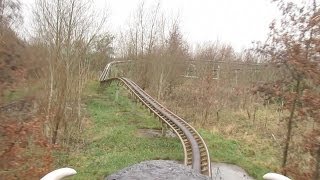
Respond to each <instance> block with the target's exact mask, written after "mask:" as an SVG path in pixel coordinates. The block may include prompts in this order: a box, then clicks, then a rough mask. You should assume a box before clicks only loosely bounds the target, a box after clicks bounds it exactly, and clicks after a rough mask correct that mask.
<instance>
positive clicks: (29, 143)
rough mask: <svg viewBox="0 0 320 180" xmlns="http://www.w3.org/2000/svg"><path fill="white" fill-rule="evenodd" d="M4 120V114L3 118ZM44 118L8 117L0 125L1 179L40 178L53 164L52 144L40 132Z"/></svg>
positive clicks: (41, 131)
mask: <svg viewBox="0 0 320 180" xmlns="http://www.w3.org/2000/svg"><path fill="white" fill-rule="evenodd" d="M2 119H5V117H2ZM42 122H43V118H39V117H38V118H35V117H34V118H32V119H30V120H28V121H25V122H18V121H14V120H13V119H7V120H6V121H3V122H2V123H1V125H0V134H1V143H0V145H1V146H0V147H1V149H0V150H1V151H0V169H1V173H0V178H1V179H39V177H41V176H43V175H44V174H45V173H47V172H48V171H49V170H50V169H51V166H52V163H53V159H52V155H51V150H52V148H53V147H52V146H51V145H50V144H49V143H48V142H47V139H46V137H45V136H44V135H43V129H42V127H43V123H42Z"/></svg>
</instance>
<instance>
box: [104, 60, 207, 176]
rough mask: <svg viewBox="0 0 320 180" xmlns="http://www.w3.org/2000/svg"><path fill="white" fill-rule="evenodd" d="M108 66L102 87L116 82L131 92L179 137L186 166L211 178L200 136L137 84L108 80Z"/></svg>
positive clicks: (204, 146) (118, 79) (127, 81)
mask: <svg viewBox="0 0 320 180" xmlns="http://www.w3.org/2000/svg"><path fill="white" fill-rule="evenodd" d="M116 63H122V62H121V61H116V62H111V63H109V64H107V66H106V68H105V69H104V71H103V73H102V74H101V76H100V83H101V85H108V84H110V83H111V82H116V83H117V84H119V85H122V86H124V87H125V88H126V89H128V90H129V92H130V93H131V95H132V96H133V97H134V98H135V99H136V100H138V101H139V102H141V103H142V104H143V105H144V106H145V107H146V108H148V110H149V111H150V112H151V113H153V114H154V115H155V116H157V117H158V118H159V119H160V120H161V121H162V122H163V123H165V124H166V125H167V126H168V127H170V128H171V129H172V130H173V131H174V132H175V134H176V135H177V136H178V137H179V139H180V141H181V143H182V145H183V149H184V164H185V165H187V166H191V167H192V168H193V169H194V170H195V171H197V172H199V173H201V174H204V175H207V176H211V164H210V156H209V152H208V148H207V146H206V144H205V142H204V140H203V139H202V137H201V136H200V134H199V133H198V132H197V131H196V130H195V129H194V128H193V127H192V126H191V125H190V124H188V123H187V122H186V121H184V120H183V119H182V118H180V117H179V116H177V115H176V114H174V113H173V112H171V111H170V110H168V109H167V108H165V107H164V106H163V105H161V104H160V103H159V102H157V101H156V100H155V99H153V98H152V97H151V96H150V95H149V94H147V93H146V92H145V91H143V90H142V89H141V88H140V87H139V86H138V85H137V84H136V83H134V82H133V81H131V80H130V79H127V78H123V77H122V78H108V76H109V72H110V68H111V66H112V64H116Z"/></svg>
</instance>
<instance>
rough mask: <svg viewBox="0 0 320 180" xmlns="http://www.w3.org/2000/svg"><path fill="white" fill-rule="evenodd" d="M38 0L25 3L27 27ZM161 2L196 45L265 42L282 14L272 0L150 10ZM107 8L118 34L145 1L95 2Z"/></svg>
mask: <svg viewBox="0 0 320 180" xmlns="http://www.w3.org/2000/svg"><path fill="white" fill-rule="evenodd" d="M33 1H34V0H24V4H25V6H24V8H25V24H30V23H32V22H31V21H30V19H31V15H30V14H31V13H30V11H31V10H30V8H31V5H32V4H33ZM158 1H160V4H161V8H162V10H164V11H166V12H167V13H168V14H169V15H173V16H175V15H177V14H179V17H180V20H181V30H182V33H183V35H184V37H185V38H186V39H187V41H188V42H189V43H191V44H193V45H195V44H197V43H202V42H208V41H216V40H219V41H220V42H225V43H230V44H231V45H232V46H233V47H234V48H235V49H236V50H241V49H242V48H246V47H249V46H250V44H251V42H252V41H257V40H261V41H263V40H265V39H266V36H267V33H268V27H269V24H270V23H271V21H272V20H273V19H274V18H275V17H276V16H277V15H279V12H278V10H277V8H276V6H275V5H274V4H271V3H270V1H271V0H145V2H146V7H148V6H149V5H152V4H156V3H157V2H158ZM94 2H95V3H96V5H97V6H99V7H104V6H105V5H107V7H108V11H109V14H110V16H109V24H110V31H111V32H112V33H114V34H117V31H118V30H119V28H121V27H124V26H125V25H126V23H128V19H129V17H130V14H132V13H133V12H134V10H135V9H137V6H138V4H139V3H140V2H141V0H94Z"/></svg>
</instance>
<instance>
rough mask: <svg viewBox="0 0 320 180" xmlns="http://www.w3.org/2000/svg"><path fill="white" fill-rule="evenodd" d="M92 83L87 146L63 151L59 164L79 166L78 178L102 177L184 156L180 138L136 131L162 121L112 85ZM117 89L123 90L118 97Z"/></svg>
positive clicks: (88, 108) (157, 124)
mask: <svg viewBox="0 0 320 180" xmlns="http://www.w3.org/2000/svg"><path fill="white" fill-rule="evenodd" d="M98 87H99V84H97V83H93V84H90V85H89V91H87V92H86V93H85V94H86V99H87V100H86V101H87V103H86V104H87V110H88V113H89V114H90V117H91V118H90V119H91V120H92V122H91V123H90V125H88V127H87V128H86V130H85V132H84V136H85V137H86V138H85V139H86V143H85V146H84V147H82V148H81V149H79V150H78V151H74V152H72V153H71V154H69V155H68V156H63V153H62V154H57V156H58V155H59V156H60V157H61V158H60V162H59V164H58V165H59V167H62V166H69V167H73V168H75V169H76V170H77V172H78V174H77V175H76V176H75V177H74V179H102V178H103V177H104V176H106V175H109V174H111V173H114V172H115V171H117V170H120V169H122V168H124V167H126V166H129V165H132V164H135V163H138V162H141V161H144V160H152V159H173V160H182V159H183V149H182V145H181V144H180V141H179V139H178V138H165V137H157V138H149V137H140V136H137V135H136V132H137V130H138V129H139V128H160V127H161V123H159V122H158V121H157V120H156V119H154V118H153V117H152V116H150V115H149V113H148V112H147V111H146V110H145V109H144V108H142V107H140V106H139V105H136V104H135V103H134V102H132V101H131V100H130V99H128V97H127V96H126V90H124V89H122V88H119V87H116V86H114V85H112V86H111V87H109V88H107V89H106V90H101V89H99V88H98ZM116 91H118V92H119V96H118V98H115V96H116Z"/></svg>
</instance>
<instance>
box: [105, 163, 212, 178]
mask: <svg viewBox="0 0 320 180" xmlns="http://www.w3.org/2000/svg"><path fill="white" fill-rule="evenodd" d="M124 179H132V180H137V179H143V180H149V179H150V180H151V179H152V180H160V179H177V180H208V179H210V178H209V177H208V176H204V175H202V174H199V173H197V172H195V171H194V170H193V169H190V168H189V167H186V166H184V165H181V164H178V163H176V162H173V161H165V160H153V161H144V162H141V163H139V164H135V165H132V166H130V167H127V168H124V169H122V170H120V171H118V172H116V173H115V174H112V175H110V176H108V177H106V178H105V180H124Z"/></svg>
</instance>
